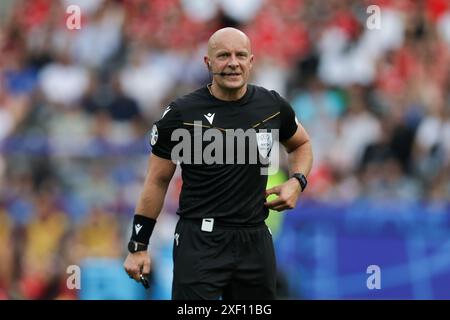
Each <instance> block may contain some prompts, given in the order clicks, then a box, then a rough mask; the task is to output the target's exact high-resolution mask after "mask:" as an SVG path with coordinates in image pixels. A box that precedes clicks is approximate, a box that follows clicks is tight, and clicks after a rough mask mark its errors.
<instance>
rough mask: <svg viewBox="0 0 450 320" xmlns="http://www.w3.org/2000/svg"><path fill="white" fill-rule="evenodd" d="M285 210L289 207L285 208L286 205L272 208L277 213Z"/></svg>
mask: <svg viewBox="0 0 450 320" xmlns="http://www.w3.org/2000/svg"><path fill="white" fill-rule="evenodd" d="M287 209H289V206H287V205H280V206H275V207H273V208H272V210H275V211H278V212H280V211H284V210H287Z"/></svg>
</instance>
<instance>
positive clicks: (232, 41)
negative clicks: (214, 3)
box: [205, 33, 253, 90]
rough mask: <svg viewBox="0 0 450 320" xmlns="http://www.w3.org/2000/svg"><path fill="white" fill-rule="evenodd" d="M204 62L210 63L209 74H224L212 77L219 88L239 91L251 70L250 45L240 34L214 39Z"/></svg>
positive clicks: (251, 56)
mask: <svg viewBox="0 0 450 320" xmlns="http://www.w3.org/2000/svg"><path fill="white" fill-rule="evenodd" d="M205 61H206V63H208V62H209V63H210V70H211V72H213V73H219V72H222V73H224V74H225V75H223V76H222V75H214V81H215V82H216V83H217V85H218V86H219V87H221V88H223V89H226V90H235V89H240V88H242V87H243V86H244V85H245V84H246V83H247V82H248V79H249V76H250V70H251V68H252V62H253V55H252V54H251V52H250V43H249V41H248V39H247V38H246V37H244V36H242V35H240V34H234V33H232V34H226V35H221V36H220V37H218V39H215V41H214V43H213V45H212V46H211V48H210V51H209V57H205Z"/></svg>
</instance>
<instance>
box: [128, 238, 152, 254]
mask: <svg viewBox="0 0 450 320" xmlns="http://www.w3.org/2000/svg"><path fill="white" fill-rule="evenodd" d="M147 247H148V246H147V245H146V244H143V243H139V242H136V241H134V240H130V242H128V251H129V252H131V253H135V252H138V251H145V250H147Z"/></svg>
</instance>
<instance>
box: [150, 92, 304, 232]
mask: <svg viewBox="0 0 450 320" xmlns="http://www.w3.org/2000/svg"><path fill="white" fill-rule="evenodd" d="M210 128H213V129H214V130H216V131H220V132H221V133H222V134H223V135H225V134H226V132H227V130H230V129H235V130H236V129H242V130H249V129H250V130H249V131H247V132H250V131H251V132H257V133H258V132H269V133H270V134H271V133H272V132H274V133H275V132H276V131H277V130H278V136H279V137H278V138H279V139H278V140H279V141H283V140H286V139H289V138H290V137H292V136H293V135H294V133H295V131H296V129H297V122H296V118H295V113H294V111H293V110H292V108H291V106H290V105H289V103H288V102H287V101H286V100H284V99H283V98H282V97H281V96H280V95H279V94H278V93H277V92H275V91H269V90H267V89H265V88H262V87H258V86H254V85H248V87H247V91H246V93H245V95H244V96H243V97H242V98H241V99H239V100H236V101H222V100H219V99H217V98H215V97H214V96H212V95H211V94H210V92H209V90H208V88H207V87H206V86H205V87H202V88H200V89H198V90H196V91H194V92H192V93H190V94H187V95H185V96H183V97H181V98H178V99H176V100H175V101H173V102H172V103H170V105H169V106H168V107H167V108H166V110H165V111H164V113H163V116H162V118H161V119H160V120H159V121H157V122H156V123H155V125H154V126H153V129H152V138H151V140H152V141H151V144H152V152H153V153H154V154H155V155H157V156H159V157H161V158H165V159H171V160H174V159H172V157H171V153H172V150H174V148H176V145H177V144H179V143H180V142H181V140H182V138H179V135H178V139H173V138H172V134H173V133H174V131H175V130H176V129H184V130H185V132H186V133H188V134H189V136H190V138H191V139H192V140H191V145H192V149H191V151H192V153H191V157H190V159H191V160H190V161H181V162H180V165H181V169H182V179H183V186H182V190H181V195H180V202H179V209H178V211H177V214H179V215H180V216H182V217H184V218H215V219H216V221H220V222H222V223H225V224H236V225H244V224H256V223H260V222H262V221H264V220H265V219H266V218H267V215H268V212H269V210H268V209H267V208H265V207H264V202H265V188H266V183H267V175H264V174H261V168H262V167H263V166H267V162H264V161H258V162H257V163H255V162H254V161H253V162H250V158H249V155H250V153H251V151H250V149H252V148H253V150H258V146H257V145H255V143H254V141H253V143H252V140H251V139H247V140H245V147H244V148H245V150H244V151H245V153H246V157H245V159H246V160H245V163H239V164H238V163H234V164H229V162H226V159H225V157H226V154H227V152H226V151H227V149H226V147H225V141H228V142H229V141H230V140H227V139H226V138H224V139H223V142H224V143H223V149H222V152H223V155H224V160H223V161H222V162H221V163H210V162H208V161H206V162H207V163H205V161H204V160H203V158H202V152H203V151H205V148H207V146H208V144H210V143H211V141H202V143H201V149H200V150H202V151H201V152H199V151H200V150H199V149H194V143H195V142H193V141H194V139H195V138H199V136H202V134H203V133H204V132H205V131H207V130H208V129H210ZM178 132H179V130H178ZM199 132H201V134H200V135H199ZM194 135H195V136H194ZM254 135H257V134H254ZM274 138H276V137H275V136H274ZM173 140H175V141H173ZM210 140H212V141H214V140H215V139H214V138H212V139H210ZM178 146H180V145H178ZM197 146H198V144H197ZM194 150H196V152H194ZM228 150H230V149H228ZM261 150H262V152H263V153H262V154H259V157H261V156H262V157H263V158H262V159H264V157H265V156H266V154H264V150H263V148H262V149H261ZM236 151H237V143H236V145H235V152H234V158H236V157H237V156H238V155H237V152H236ZM241 151H242V150H241ZM241 153H242V152H241ZM180 154H181V155H183V156H184V155H186V153H184V152H181V153H180ZM212 154H215V153H214V152H213V153H212ZM228 154H230V153H229V152H228ZM231 154H233V153H231ZM194 157H197V162H195V159H194ZM176 159H178V160H179V158H176ZM183 159H184V158H183ZM199 159H200V161H201V162H200V163H199V162H198V160H199ZM259 159H261V158H259ZM232 162H236V161H232Z"/></svg>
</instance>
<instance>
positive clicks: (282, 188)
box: [264, 178, 301, 211]
mask: <svg viewBox="0 0 450 320" xmlns="http://www.w3.org/2000/svg"><path fill="white" fill-rule="evenodd" d="M300 193H301V188H300V184H299V183H298V181H297V180H296V179H295V178H291V179H289V180H288V181H286V182H285V183H283V184H280V185H279V186H276V187H273V188H270V189H267V190H266V198H267V197H268V196H269V195H271V194H276V195H278V198H276V199H275V200H272V201H269V202H265V203H264V205H265V206H266V207H267V208H269V209H272V210H276V211H283V210H289V209H294V208H295V205H296V204H297V200H298V198H299V196H300Z"/></svg>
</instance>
